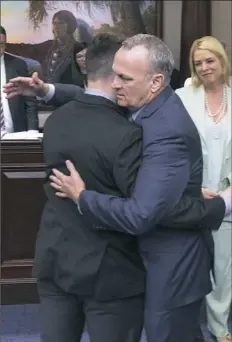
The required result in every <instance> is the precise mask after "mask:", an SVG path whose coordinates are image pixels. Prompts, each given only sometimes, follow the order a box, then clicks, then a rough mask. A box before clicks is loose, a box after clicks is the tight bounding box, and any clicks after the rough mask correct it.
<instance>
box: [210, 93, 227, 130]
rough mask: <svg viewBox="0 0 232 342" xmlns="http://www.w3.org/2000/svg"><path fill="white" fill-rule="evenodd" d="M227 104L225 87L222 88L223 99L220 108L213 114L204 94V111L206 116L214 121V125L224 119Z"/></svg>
mask: <svg viewBox="0 0 232 342" xmlns="http://www.w3.org/2000/svg"><path fill="white" fill-rule="evenodd" d="M227 103H228V99H227V90H226V87H224V88H223V98H222V102H221V104H220V107H219V109H218V110H217V111H216V112H215V113H212V112H211V110H210V108H209V102H208V98H207V95H206V93H205V110H206V112H207V113H208V116H210V117H211V118H213V119H214V123H215V124H217V123H219V122H220V121H221V120H222V118H223V117H224V115H225V114H226V110H227Z"/></svg>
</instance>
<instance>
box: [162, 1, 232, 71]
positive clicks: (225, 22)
mask: <svg viewBox="0 0 232 342" xmlns="http://www.w3.org/2000/svg"><path fill="white" fill-rule="evenodd" d="M181 9H182V1H181V0H175V1H164V36H163V39H164V42H165V43H166V44H167V45H168V46H169V47H170V49H171V50H172V52H173V54H174V57H175V61H176V66H177V68H179V64H180V38H181ZM231 11H232V6H231V2H230V1H222V0H218V1H217V0H214V1H212V35H213V36H215V37H216V38H218V39H220V40H222V41H224V42H225V44H226V47H227V51H228V53H229V56H230V58H231V56H232V51H231V50H232V47H231V39H232V37H231Z"/></svg>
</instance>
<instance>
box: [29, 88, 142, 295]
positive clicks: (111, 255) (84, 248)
mask: <svg viewBox="0 0 232 342" xmlns="http://www.w3.org/2000/svg"><path fill="white" fill-rule="evenodd" d="M43 143H44V158H45V164H46V174H47V178H46V181H45V186H44V188H45V193H46V196H47V204H46V206H45V209H44V212H43V216H42V221H41V228H40V231H39V235H38V239H37V243H36V254H35V275H36V277H37V278H38V280H40V281H44V280H52V281H54V282H55V283H56V284H58V286H60V287H61V288H62V289H63V290H65V291H68V292H71V293H76V294H78V295H82V296H94V297H95V299H97V300H111V299H117V298H123V297H130V296H134V295H137V294H140V293H143V292H144V289H145V271H144V266H143V263H142V260H141V258H140V255H139V252H138V246H137V240H136V238H134V237H132V236H130V235H127V234H124V233H118V232H101V233H98V232H94V231H93V230H92V229H91V226H88V224H86V222H85V220H84V217H83V216H82V215H80V214H79V212H78V210H77V206H76V204H75V203H74V202H73V201H71V200H69V199H59V198H58V197H56V195H55V192H54V190H53V189H52V188H51V186H50V182H49V179H48V177H49V175H50V174H51V171H52V168H54V167H56V168H58V169H60V170H61V171H63V172H67V171H66V168H65V167H64V165H65V160H66V159H70V160H72V161H73V163H74V164H75V166H76V168H77V169H78V170H79V171H80V173H81V175H82V176H83V177H84V180H85V182H86V184H87V186H88V188H90V189H94V190H96V191H99V192H102V193H109V194H111V195H115V196H124V197H127V196H129V195H130V194H131V187H132V184H133V183H134V177H135V174H136V171H137V169H138V166H139V162H140V155H141V130H140V128H138V127H137V126H136V125H135V124H131V123H129V122H128V121H127V120H126V118H125V117H123V116H122V115H121V112H120V109H119V108H118V107H117V106H116V105H115V104H114V103H113V102H111V101H109V100H107V99H105V98H103V97H100V96H91V95H84V94H81V93H80V95H79V96H78V97H77V98H76V99H75V100H74V101H71V102H69V103H68V104H66V105H65V106H63V107H61V108H59V109H57V110H56V111H55V112H54V113H53V114H52V115H51V116H50V117H49V118H48V120H47V121H46V124H45V127H44V142H43Z"/></svg>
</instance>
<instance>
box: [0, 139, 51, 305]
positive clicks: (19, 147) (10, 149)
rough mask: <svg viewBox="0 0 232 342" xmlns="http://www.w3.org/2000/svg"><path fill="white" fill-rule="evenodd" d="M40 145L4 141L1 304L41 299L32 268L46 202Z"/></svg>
mask: <svg viewBox="0 0 232 342" xmlns="http://www.w3.org/2000/svg"><path fill="white" fill-rule="evenodd" d="M44 175H45V173H44V164H43V154H42V149H41V142H38V141H28V140H27V141H1V264H0V267H1V269H0V271H1V281H0V282H1V302H2V304H17V303H33V302H36V301H37V300H38V298H37V292H36V282H35V279H34V278H33V277H32V266H33V257H34V247H35V239H36V234H37V231H38V229H39V223H40V218H41V213H42V210H43V206H44V203H45V195H44V191H43V179H44Z"/></svg>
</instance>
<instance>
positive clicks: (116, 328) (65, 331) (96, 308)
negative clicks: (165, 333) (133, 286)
mask: <svg viewBox="0 0 232 342" xmlns="http://www.w3.org/2000/svg"><path fill="white" fill-rule="evenodd" d="M38 292H39V296H40V310H41V342H79V341H80V340H81V336H82V333H83V330H84V326H85V323H86V325H87V330H88V333H89V337H90V341H91V342H139V341H140V337H141V332H142V328H143V316H144V296H143V295H139V296H135V297H131V298H125V299H120V300H114V301H109V302H97V301H95V300H94V299H92V298H79V297H78V296H76V295H73V294H67V293H65V292H63V291H62V290H61V289H60V288H58V287H57V286H56V285H55V284H51V283H49V284H48V283H38Z"/></svg>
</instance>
